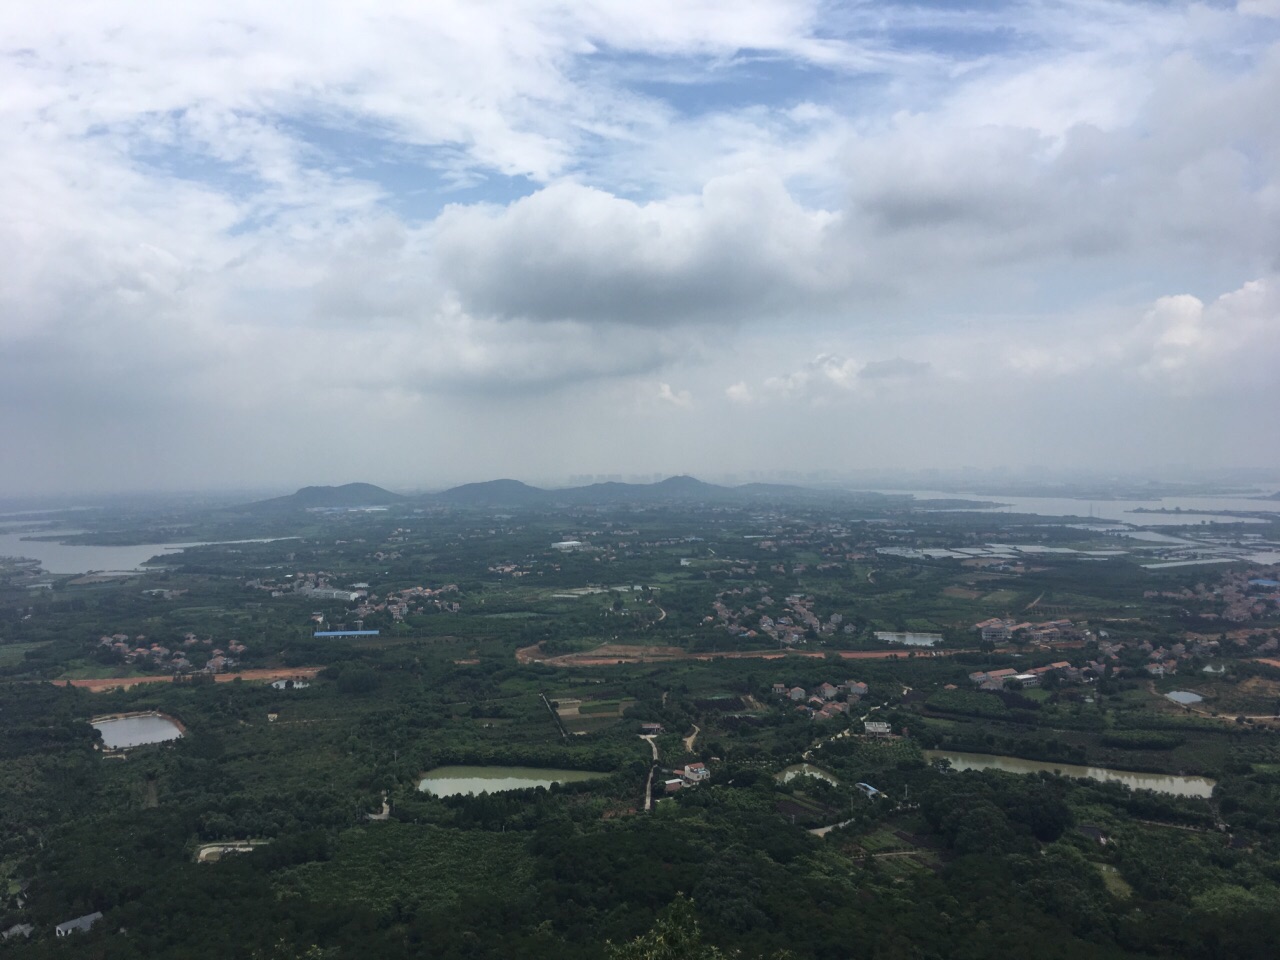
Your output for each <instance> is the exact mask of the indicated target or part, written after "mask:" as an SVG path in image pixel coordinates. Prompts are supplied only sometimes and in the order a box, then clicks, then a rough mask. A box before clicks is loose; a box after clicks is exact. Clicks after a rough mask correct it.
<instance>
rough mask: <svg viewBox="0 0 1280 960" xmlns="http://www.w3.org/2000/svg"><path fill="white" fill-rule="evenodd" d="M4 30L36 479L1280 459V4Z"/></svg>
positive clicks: (185, 484) (233, 12)
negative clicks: (1279, 420) (1277, 421)
mask: <svg viewBox="0 0 1280 960" xmlns="http://www.w3.org/2000/svg"><path fill="white" fill-rule="evenodd" d="M0 31H3V35H4V36H5V38H6V43H5V44H4V51H3V52H0V83H2V84H3V89H4V90H5V91H6V96H5V98H4V103H3V104H2V105H0V111H3V114H2V115H3V117H4V119H5V121H6V122H5V123H4V124H0V203H2V204H3V210H4V211H5V213H4V215H3V216H0V253H3V257H2V258H0V449H3V450H4V460H3V463H4V466H3V469H0V496H18V495H30V494H74V493H77V492H84V493H108V492H112V491H144V490H149V489H154V490H162V491H163V490H168V491H173V490H228V489H247V488H272V489H294V488H296V487H298V486H302V485H305V484H316V483H342V482H347V481H350V480H362V481H368V482H373V483H378V484H380V485H383V486H387V487H389V488H413V489H421V488H426V487H436V488H440V487H444V486H448V485H451V484H454V483H460V482H466V481H474V480H483V479H492V478H498V477H514V478H519V479H525V480H528V481H529V482H548V481H550V480H551V479H553V478H561V479H563V480H565V481H566V482H567V480H568V478H569V477H570V476H574V475H578V476H582V475H586V474H590V475H592V476H598V475H602V474H603V475H617V476H622V477H629V476H639V475H643V474H650V475H652V474H654V473H663V474H664V475H670V474H673V473H687V474H692V475H694V476H699V477H704V478H708V479H710V478H715V477H725V476H730V475H736V476H740V477H749V476H759V477H765V476H779V477H780V476H784V475H786V472H787V471H792V472H794V473H795V474H796V475H799V476H806V475H809V474H811V473H815V472H821V471H829V473H830V475H831V476H833V477H839V476H845V475H849V474H851V473H856V472H857V471H860V470H866V469H868V468H874V469H883V470H886V471H892V470H907V471H911V470H922V469H925V468H930V467H937V468H942V469H958V468H962V467H970V468H975V469H981V468H983V467H984V466H986V465H989V466H992V467H999V468H1002V469H1009V470H1014V471H1017V470H1021V469H1032V468H1034V469H1042V470H1048V471H1052V470H1054V469H1061V470H1063V471H1082V470H1087V471H1095V472H1097V473H1100V474H1109V473H1115V474H1128V473H1135V474H1146V475H1158V474H1161V473H1163V472H1166V471H1167V470H1168V465H1171V464H1173V465H1180V467H1181V468H1185V471H1191V472H1195V471H1208V472H1212V471H1213V470H1223V469H1229V468H1259V469H1262V470H1267V469H1277V468H1280V430H1276V429H1275V428H1274V418H1275V410H1276V407H1277V401H1280V386H1278V384H1280V377H1277V376H1276V370H1277V369H1280V111H1277V110H1276V107H1275V105H1276V104H1277V103H1280V0H1240V2H1238V3H1231V2H1225V0H1224V2H1205V3H1190V2H1170V3H1164V4H1150V3H1138V2H1118V0H1088V2H1085V0H1078V2H1072V0H1063V2H1058V3H1048V4H1044V3H1020V2H1019V3H1015V2H996V3H989V2H984V3H976V2H970V3H965V2H961V3H954V4H945V5H939V4H932V3H906V2H902V3H899V2H883V3H875V4H828V3H820V2H812V3H804V2H799V3H797V2H790V0H788V2H781V0H777V2H774V0H753V2H749V3H742V4H715V3H670V2H662V3H658V4H648V5H644V6H643V7H640V6H635V5H632V6H627V5H621V6H619V5H616V4H610V3H603V2H601V3H592V2H581V3H571V4H564V3H551V2H547V3H541V2H535V3H527V2H520V3H515V2H510V3H494V4H485V5H477V4H471V3H462V2H441V3H433V4H430V5H419V6H416V7H415V6H412V5H410V6H407V7H405V6H401V5H398V4H393V3H372V4H364V5H359V6H357V7H353V6H351V5H349V4H336V3H333V4H330V3H320V4H314V5H311V4H309V5H307V6H306V7H305V8H304V7H294V6H291V5H289V4H268V5H263V4H251V3H247V2H243V0H231V2H228V0H220V2H218V3H216V4H215V3H212V2H209V0H197V2H192V3H188V4H183V5H180V6H174V7H167V8H165V11H164V12H163V14H162V15H161V14H157V12H156V11H155V10H151V9H144V8H142V7H132V6H128V5H106V6H103V5H97V4H89V3H76V2H73V3H69V4H59V5H57V6H56V7H47V8H33V7H30V6H29V5H26V6H22V5H9V6H8V7H6V8H4V9H2V10H0ZM655 464H657V465H658V467H659V469H658V470H655V469H654V465H655ZM1176 469H1177V468H1175V472H1176ZM1185 471H1184V472H1185Z"/></svg>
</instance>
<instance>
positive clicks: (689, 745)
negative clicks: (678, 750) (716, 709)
mask: <svg viewBox="0 0 1280 960" xmlns="http://www.w3.org/2000/svg"><path fill="white" fill-rule="evenodd" d="M701 732H702V730H701V728H699V726H698V725H697V724H696V723H695V724H694V725H693V733H691V734H689V735H688V736H687V737H685V738H684V749H685V752H686V753H693V741H695V740H697V739H698V734H699V733H701Z"/></svg>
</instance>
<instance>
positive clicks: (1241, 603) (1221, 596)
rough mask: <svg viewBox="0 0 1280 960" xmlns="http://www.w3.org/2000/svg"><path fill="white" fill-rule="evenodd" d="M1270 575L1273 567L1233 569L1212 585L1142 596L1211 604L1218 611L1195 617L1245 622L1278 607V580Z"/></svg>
mask: <svg viewBox="0 0 1280 960" xmlns="http://www.w3.org/2000/svg"><path fill="white" fill-rule="evenodd" d="M1274 576H1275V572H1274V568H1267V569H1257V568H1255V569H1251V570H1233V571H1230V572H1228V573H1224V574H1223V575H1222V579H1221V581H1220V583H1219V584H1218V585H1216V586H1208V585H1206V584H1204V583H1197V584H1196V585H1195V589H1191V588H1189V587H1183V588H1182V589H1180V590H1147V591H1145V592H1144V593H1143V594H1142V595H1143V596H1144V597H1146V598H1148V599H1152V598H1160V599H1165V600H1192V601H1200V602H1208V603H1212V604H1214V605H1216V606H1217V607H1218V610H1220V611H1221V612H1213V611H1209V610H1198V611H1196V613H1197V615H1198V616H1200V617H1202V618H1203V619H1205V620H1229V621H1231V622H1232V623H1246V622H1248V621H1250V620H1257V619H1260V618H1262V617H1265V616H1267V615H1268V614H1269V613H1271V612H1274V611H1275V610H1276V609H1277V608H1278V607H1280V581H1278V580H1275V579H1272V578H1273V577H1274Z"/></svg>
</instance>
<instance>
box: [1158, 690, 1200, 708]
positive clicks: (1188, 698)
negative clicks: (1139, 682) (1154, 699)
mask: <svg viewBox="0 0 1280 960" xmlns="http://www.w3.org/2000/svg"><path fill="white" fill-rule="evenodd" d="M1165 698H1166V699H1168V700H1172V701H1173V702H1174V703H1181V704H1184V705H1185V704H1188V703H1199V702H1200V701H1201V700H1203V699H1204V697H1202V696H1200V694H1198V693H1192V692H1191V691H1190V690H1174V691H1173V692H1172V693H1166V694H1165Z"/></svg>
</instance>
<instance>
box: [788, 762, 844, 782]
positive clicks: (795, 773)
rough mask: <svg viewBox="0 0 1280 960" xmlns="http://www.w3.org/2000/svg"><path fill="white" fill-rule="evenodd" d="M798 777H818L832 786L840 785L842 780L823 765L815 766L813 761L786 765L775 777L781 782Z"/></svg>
mask: <svg viewBox="0 0 1280 960" xmlns="http://www.w3.org/2000/svg"><path fill="white" fill-rule="evenodd" d="M796 777H817V778H818V779H819V780H825V781H827V783H829V784H831V785H832V786H836V787H838V786H840V781H839V780H837V779H836V778H835V775H834V774H831V773H827V771H825V770H823V769H822V768H821V767H815V766H814V765H813V764H812V763H793V764H792V765H791V766H789V767H784V768H783V769H782V770H781V771H780V772H779V773H778V774H777V776H776V777H775V779H776V780H778V781H779V782H780V783H789V782H790V781H792V780H794V779H795V778H796Z"/></svg>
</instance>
